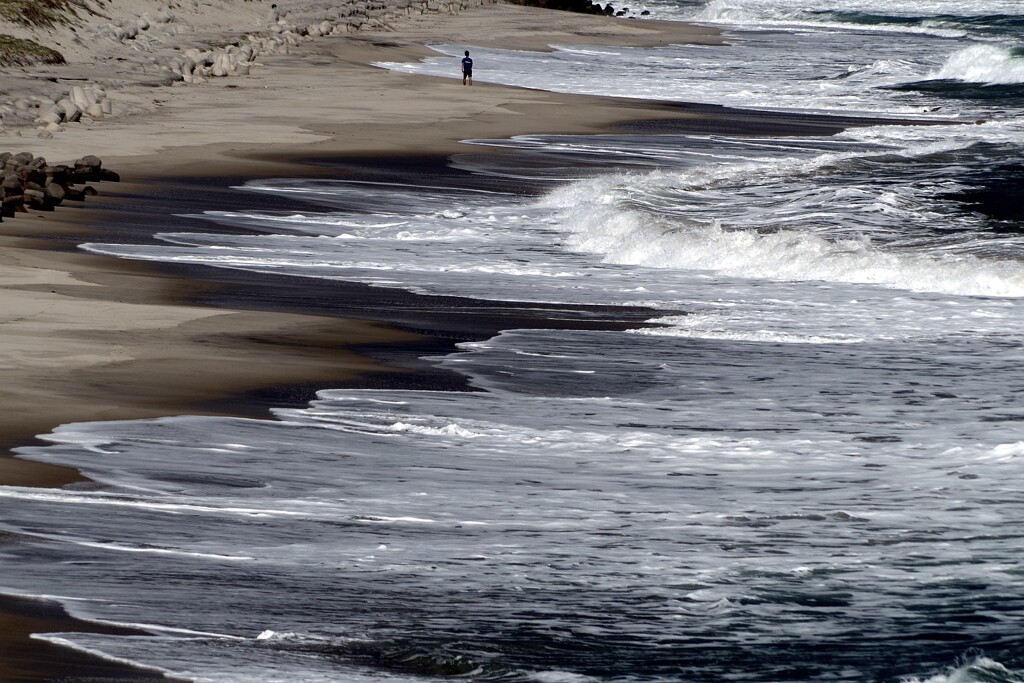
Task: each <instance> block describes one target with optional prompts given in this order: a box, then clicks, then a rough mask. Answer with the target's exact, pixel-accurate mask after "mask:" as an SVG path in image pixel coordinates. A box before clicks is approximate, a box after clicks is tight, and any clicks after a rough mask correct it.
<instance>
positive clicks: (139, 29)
mask: <svg viewBox="0 0 1024 683" xmlns="http://www.w3.org/2000/svg"><path fill="white" fill-rule="evenodd" d="M175 19H176V17H175V16H174V12H172V11H171V8H170V7H167V6H164V7H161V8H160V9H159V10H158V11H157V13H156V16H155V17H153V16H150V15H149V14H143V15H142V16H141V17H139V18H138V19H134V20H131V21H125V20H123V19H118V20H115V21H113V22H112V23H109V24H101V25H100V26H98V27H96V28H95V29H94V33H95V35H97V36H99V37H103V38H107V39H108V40H112V41H114V42H115V43H123V42H125V41H126V40H135V39H136V38H138V37H139V36H140V35H142V33H143V32H145V31H148V30H149V29H150V28H152V27H153V26H159V25H166V24H170V23H172V22H173V21H174V20H175Z"/></svg>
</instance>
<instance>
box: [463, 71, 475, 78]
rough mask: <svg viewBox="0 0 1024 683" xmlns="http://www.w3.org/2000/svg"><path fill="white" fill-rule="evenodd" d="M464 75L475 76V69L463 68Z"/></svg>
mask: <svg viewBox="0 0 1024 683" xmlns="http://www.w3.org/2000/svg"><path fill="white" fill-rule="evenodd" d="M462 75H463V76H469V77H472V76H473V70H472V69H463V70H462Z"/></svg>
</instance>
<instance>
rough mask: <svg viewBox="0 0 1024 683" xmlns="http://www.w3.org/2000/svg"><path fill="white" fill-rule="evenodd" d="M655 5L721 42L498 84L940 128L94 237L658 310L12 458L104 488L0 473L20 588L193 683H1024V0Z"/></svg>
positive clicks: (330, 201)
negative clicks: (714, 29)
mask: <svg viewBox="0 0 1024 683" xmlns="http://www.w3.org/2000/svg"><path fill="white" fill-rule="evenodd" d="M797 5H799V6H797ZM981 5H984V7H980V6H981ZM649 8H650V9H651V11H652V12H654V13H655V15H657V16H668V17H675V18H687V19H697V20H700V21H705V22H711V23H716V24H719V25H723V26H725V27H726V28H728V30H729V31H730V32H732V33H731V37H732V39H733V40H732V43H733V44H731V45H729V46H723V47H722V48H666V49H659V50H646V51H645V50H618V49H615V48H600V49H593V50H591V49H589V48H582V49H581V48H572V49H568V48H566V49H563V50H560V51H558V52H556V53H554V55H550V54H545V55H534V54H530V53H504V52H498V51H484V50H479V51H477V53H476V54H478V56H479V58H480V59H479V64H480V78H485V79H486V78H490V77H492V76H493V80H497V81H502V82H511V83H516V84H519V85H528V86H531V87H543V88H551V89H566V90H571V91H579V92H604V90H603V89H607V88H613V89H615V88H617V89H619V90H622V91H628V92H620V93H618V94H628V95H632V96H637V97H662V98H669V99H692V100H700V101H704V102H718V103H726V104H733V105H740V104H742V105H745V106H749V107H770V108H773V109H794V108H799V109H804V110H805V109H813V110H816V111H837V110H838V111H843V112H844V113H850V110H851V109H852V110H855V112H858V113H869V112H874V113H887V114H906V115H910V114H914V115H922V114H925V113H927V115H928V116H930V117H931V118H936V117H939V118H942V119H944V121H945V123H944V124H943V125H924V124H925V122H924V121H923V120H917V122H916V123H917V124H919V125H909V126H869V127H859V128H854V129H850V130H848V131H846V132H843V133H841V134H838V135H835V136H831V137H794V136H791V137H778V136H776V137H750V136H735V135H732V136H730V135H708V134H705V135H692V134H681V133H678V132H677V133H673V134H664V135H633V134H628V133H626V132H620V133H616V134H609V135H604V136H590V137H568V136H527V137H518V138H514V139H511V140H502V141H495V140H489V141H483V140H481V141H473V145H475V146H473V147H469V146H467V152H466V153H465V154H461V155H456V156H454V157H453V158H451V159H450V166H451V168H452V169H453V173H454V172H457V173H458V174H459V178H460V181H459V184H460V185H462V186H463V187H459V188H453V187H451V185H452V182H451V179H450V178H447V177H436V178H426V179H423V178H420V179H418V180H416V179H414V180H409V179H408V178H406V179H404V180H395V181H387V182H369V181H366V180H363V181H355V180H352V179H350V178H345V177H342V176H343V174H342V173H340V172H334V171H332V169H331V168H330V167H325V170H324V177H323V178H322V179H319V180H308V179H303V180H298V179H287V178H282V179H276V180H269V181H259V182H256V181H254V182H250V183H247V184H245V185H244V186H242V187H240V188H238V192H239V196H243V197H251V198H253V201H252V204H253V206H256V205H258V206H261V207H266V206H268V204H269V205H273V202H274V201H275V200H280V201H285V200H287V201H288V202H289V206H290V207H294V206H301V207H303V208H301V209H294V208H289V209H287V210H285V209H282V210H269V209H266V208H260V209H256V208H252V209H241V210H239V209H237V208H231V209H225V208H223V207H218V206H211V207H209V210H207V211H205V212H204V213H202V214H200V215H194V216H185V217H181V218H180V220H178V221H177V225H178V227H177V228H175V230H174V231H173V232H171V231H169V232H166V233H164V234H161V235H160V236H159V240H158V242H157V243H155V244H134V245H119V244H89V245H85V248H86V249H87V250H89V251H92V252H97V253H103V254H111V255H116V256H121V257H124V258H132V259H145V260H154V261H162V262H178V263H189V264H202V265H211V266H217V267H220V268H231V269H242V270H248V271H256V272H261V273H265V274H266V277H267V278H268V281H270V282H273V281H274V279H273V278H274V277H275V276H276V275H277V274H288V275H299V276H305V277H309V278H321V279H336V280H345V281H356V282H362V283H367V284H370V285H374V286H380V287H396V288H402V289H406V290H410V291H414V292H417V293H420V294H426V295H446V296H456V295H457V296H462V297H473V298H477V299H486V300H491V301H514V302H527V303H528V304H539V303H544V304H551V303H554V304H564V305H570V304H573V305H575V304H581V305H584V304H585V305H615V306H628V307H637V309H638V310H646V311H650V318H649V320H648V321H647V323H646V324H642V325H641V324H637V325H636V326H635V328H634V329H630V330H627V331H599V330H571V329H570V330H565V329H561V330H548V329H508V330H506V331H504V332H502V333H501V334H498V335H497V336H494V337H493V338H490V339H479V340H476V341H472V342H467V343H464V344H461V345H460V347H459V348H457V349H454V350H453V352H452V353H448V354H446V355H440V356H437V357H434V358H431V359H429V360H430V362H431V363H432V364H434V365H436V366H437V367H438V368H440V369H443V370H447V371H451V372H454V373H457V374H458V375H459V376H461V377H464V378H466V381H467V383H468V387H467V389H468V390H466V391H459V392H441V391H434V392H431V391H414V390H408V389H403V390H399V389H387V388H379V389H373V390H370V389H335V390H330V391H325V392H322V393H321V394H320V397H319V399H318V400H317V401H315V402H314V403H312V404H311V405H309V406H308V407H306V408H294V409H280V410H278V411H277V413H276V415H277V418H278V420H277V421H261V420H245V419H225V418H206V417H188V416H180V417H168V418H164V419H160V420H143V421H134V422H110V423H91V424H81V425H64V426H62V427H60V428H59V429H57V430H56V431H55V432H54V433H53V434H51V435H48V436H47V437H46V440H47V442H48V445H44V446H36V447H26V448H22V449H20V451H19V452H20V453H21V454H22V455H23V456H24V457H29V458H33V459H38V460H44V461H49V462H58V463H63V464H69V465H73V466H76V467H80V468H82V469H83V471H85V472H86V473H87V474H88V475H89V476H90V477H92V478H93V479H94V480H95V481H96V482H97V484H96V485H93V486H88V487H79V488H73V487H72V488H69V489H65V490H56V491H49V490H36V489H26V488H17V487H0V498H2V499H3V500H4V501H5V515H4V520H3V522H2V529H3V530H6V531H9V532H14V533H17V534H19V536H18V538H19V542H17V543H8V544H6V545H4V546H3V548H2V555H0V563H2V565H3V567H4V573H3V579H2V580H0V588H3V589H4V590H5V591H6V592H9V593H19V594H26V595H41V596H51V597H56V598H58V599H60V600H61V601H62V602H63V603H64V604H65V605H66V606H67V608H68V609H69V610H70V611H72V612H73V613H74V614H77V615H80V616H85V617H89V618H94V619H103V620H107V621H112V622H117V623H124V624H138V625H141V626H142V627H143V628H144V629H145V631H146V632H148V633H149V634H150V635H148V636H138V637H130V638H129V637H123V636H105V635H95V634H90V635H85V634H60V635H56V636H48V637H49V638H51V639H54V640H57V641H58V642H63V643H66V644H69V645H71V646H74V647H79V648H87V649H90V650H93V651H97V652H102V653H104V655H105V656H110V657H117V658H123V659H128V660H131V661H134V662H138V663H142V664H145V665H148V666H154V667H159V668H161V669H164V670H166V671H169V672H174V673H176V674H179V675H182V676H186V677H192V678H194V679H196V680H202V681H310V682H316V681H361V680H364V679H366V680H370V679H372V680H381V679H385V680H410V681H411V680H417V681H420V680H425V679H432V678H437V677H461V678H468V679H474V680H475V679H483V680H510V681H540V682H542V683H562V682H567V683H578V682H585V681H616V682H617V681H630V682H634V681H637V682H639V681H680V682H689V681H709V682H710V681H714V682H720V681H726V680H735V681H758V682H764V683H768V682H777V681H836V680H840V681H857V682H869V681H892V682H896V681H903V680H907V681H911V680H920V681H933V682H934V683H946V682H947V681H948V682H950V683H953V682H957V683H959V682H967V681H985V682H1016V683H1021V682H1022V681H1024V625H1022V615H1024V602H1022V601H1024V564H1022V561H1021V558H1022V557H1024V531H1022V529H1024V526H1022V521H1024V495H1022V494H1024V491H1022V486H1021V482H1022V481H1024V435H1022V431H1021V424H1022V420H1024V411H1022V409H1021V407H1020V400H1019V399H1020V396H1021V393H1022V392H1024V370H1022V369H1021V368H1022V367H1024V346H1022V342H1021V340H1022V338H1024V268H1022V247H1024V245H1022V242H1021V232H1022V225H1024V223H1022V219H1024V214H1022V211H1021V204H1020V200H1021V199H1022V195H1021V193H1020V189H1019V188H1020V183H1021V180H1022V179H1024V166H1022V165H1021V162H1020V159H1021V148H1022V146H1024V134H1022V133H1024V129H1022V128H1021V126H1020V117H1019V115H1020V104H1021V103H1020V101H1019V97H1020V86H1021V83H1022V82H1024V77H1021V74H1024V71H1022V70H1021V69H1020V64H1021V62H1020V61H1019V60H1020V59H1021V57H1020V56H1019V54H1020V53H1019V47H1020V45H1019V44H1018V43H1019V42H1020V31H1021V25H1022V22H1021V21H1020V15H1021V14H1022V10H1021V9H1020V7H1019V6H1018V5H1017V4H1016V3H1007V2H1005V1H1003V0H984V2H979V3H976V4H973V3H972V4H968V3H963V2H954V1H953V0H950V2H941V1H940V0H935V1H934V2H932V1H927V2H926V1H925V0H915V1H914V2H912V3H905V6H903V7H902V8H901V9H899V10H893V9H892V8H891V7H889V5H888V4H881V3H876V2H874V0H863V2H860V3H858V4H857V5H856V6H853V5H851V6H849V7H844V8H843V10H842V11H836V10H835V9H833V8H831V7H825V6H821V7H818V6H816V5H815V4H814V3H792V2H789V1H788V0H750V1H749V2H728V3H725V2H718V1H717V0H716V1H715V2H712V3H707V4H705V3H698V2H678V3H672V4H668V3H664V2H662V3H652V4H651V5H650V6H649ZM754 29H756V30H754ZM765 29H770V30H771V31H772V33H771V34H768V33H765ZM773 44H774V45H775V47H776V48H777V47H778V46H779V45H784V46H785V47H786V49H785V50H778V49H776V50H775V51H774V52H773V51H772V50H771V49H769V46H770V45H773ZM459 47H460V49H461V46H459ZM439 49H440V50H441V53H442V54H443V53H445V52H451V51H452V49H454V48H451V47H445V46H440V47H439ZM489 59H490V60H493V61H491V62H490V64H491V65H494V64H500V65H501V66H500V68H494V69H491V70H490V73H489V68H490V67H486V66H485V65H487V64H488V60H489ZM444 60H448V61H451V60H450V58H446V57H437V58H434V59H430V60H426V61H425V62H423V63H420V64H415V65H405V66H396V65H391V68H401V69H404V70H410V71H420V72H432V70H437V69H447V68H448V66H446V64H447V62H446V61H444ZM770 60H773V61H770ZM636 64H644V65H647V66H649V67H650V68H649V69H645V70H644V73H642V74H641V75H640V77H639V78H636V79H633V78H632V77H633V76H635V75H636V69H635V66H636ZM540 66H543V68H540ZM800 69H803V72H804V76H803V77H799V75H798V74H799V71H800ZM597 73H600V74H602V78H600V79H595V78H593V77H592V75H593V74H597ZM648 77H650V78H648ZM673 79H674V80H673ZM679 92H684V93H686V95H685V97H683V98H680V97H679V95H678V93H679ZM936 107H938V109H936ZM979 119H980V120H982V121H983V123H980V124H978V123H975V121H976V120H979ZM965 122H969V124H968V125H965ZM489 146H500V147H502V148H505V150H506V151H507V152H509V153H508V154H504V155H499V156H488V155H486V154H478V153H475V150H480V151H484V150H485V149H486V148H487V147H489ZM466 178H475V179H476V180H475V181H467V180H466ZM503 181H507V184H508V185H509V186H510V187H511V186H515V187H522V186H527V185H528V186H531V187H539V188H541V190H540V191H539V192H537V193H536V194H529V195H524V194H522V193H517V192H513V191H511V190H509V191H503V190H502V187H503ZM467 182H469V183H470V184H473V185H474V186H475V187H476V188H477V189H469V190H467V189H466V188H465V187H464V185H466V183H467ZM257 198H258V199H259V201H258V202H257V201H256V199H257ZM241 203H242V204H244V202H241ZM224 228H227V229H224ZM641 307H644V308H642V309H641ZM154 390H155V391H158V390H159V387H154Z"/></svg>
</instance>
